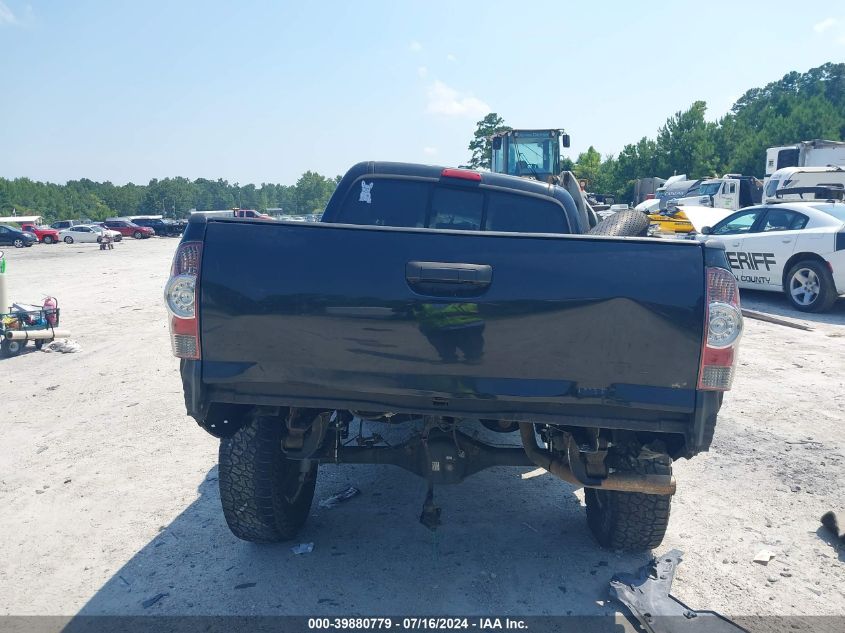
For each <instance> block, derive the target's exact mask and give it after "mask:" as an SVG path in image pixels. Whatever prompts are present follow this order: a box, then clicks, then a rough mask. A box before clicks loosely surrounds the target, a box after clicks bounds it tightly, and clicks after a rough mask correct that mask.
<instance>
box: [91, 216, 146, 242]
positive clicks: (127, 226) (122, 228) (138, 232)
mask: <svg viewBox="0 0 845 633" xmlns="http://www.w3.org/2000/svg"><path fill="white" fill-rule="evenodd" d="M103 225H104V226H105V227H106V228H107V229H111V230H112V231H117V232H118V233H120V234H121V235H123V236H125V237H134V238H135V239H136V240H140V239H144V238H146V237H152V236H153V235H155V234H156V232H155V231H154V230H153V229H151V228H150V227H148V226H138V225H137V224H135V223H134V222H130V221H129V220H106V221H105V222H103Z"/></svg>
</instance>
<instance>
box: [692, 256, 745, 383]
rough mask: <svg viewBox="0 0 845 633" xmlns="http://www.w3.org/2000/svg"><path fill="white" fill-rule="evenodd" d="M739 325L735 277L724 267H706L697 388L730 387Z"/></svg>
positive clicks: (739, 334)
mask: <svg viewBox="0 0 845 633" xmlns="http://www.w3.org/2000/svg"><path fill="white" fill-rule="evenodd" d="M742 325H743V324H742V310H741V308H740V303H739V287H738V286H737V283H736V278H735V277H734V276H733V275H732V274H731V273H730V272H729V271H727V270H725V269H724V268H708V269H707V311H706V315H705V326H706V330H705V332H704V341H703V342H702V349H701V369H700V371H699V374H698V388H699V389H705V390H711V391H727V390H728V389H730V388H731V383H732V382H733V377H734V368H735V367H736V351H737V348H738V346H739V340H740V338H741V337H742Z"/></svg>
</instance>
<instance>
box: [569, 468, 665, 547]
mask: <svg viewBox="0 0 845 633" xmlns="http://www.w3.org/2000/svg"><path fill="white" fill-rule="evenodd" d="M636 470H637V472H639V473H641V474H654V475H671V474H672V464H671V460H670V459H669V458H668V457H664V458H655V459H649V460H643V461H641V462H639V464H638V467H637V468H636ZM584 496H585V500H586V503H587V524H588V525H589V527H590V531H591V532H592V533H593V536H594V537H595V539H596V540H597V541H598V543H599V545H601V546H602V547H606V548H608V549H613V550H628V551H644V550H649V549H654V548H656V547H658V546H659V545H660V543H662V542H663V537H664V536H665V535H666V529H667V527H668V526H669V511H670V508H671V505H672V496H671V495H647V494H643V493H640V492H617V491H613V490H596V489H594V488H587V489H585V492H584ZM600 496H601V497H603V505H604V507H601V506H600V505H599V503H598V501H599V497H600ZM604 512H609V513H610V516H609V517H605V516H604Z"/></svg>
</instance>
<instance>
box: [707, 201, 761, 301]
mask: <svg viewBox="0 0 845 633" xmlns="http://www.w3.org/2000/svg"><path fill="white" fill-rule="evenodd" d="M765 211H766V210H765V208H764V207H750V208H748V209H743V210H741V211H737V212H736V213H733V214H731V215H729V216H728V217H726V218H725V219H724V220H722V221H720V222H717V223H716V224H714V225H713V227H712V228H711V229H710V231H709V232H708V233H707V235H706V236H704V237H705V238H706V239H716V240H719V241H720V242H722V243H723V244H724V245H725V251H726V252H725V254H726V255H727V258H728V263H729V264H730V266H731V272H733V274H734V277H736V279H737V281H738V282H739V286H740V288H759V285H758V284H757V283H755V281H754V280H753V277H754V276H755V275H753V274H752V273H754V272H755V269H754V268H753V265H752V263H751V261H750V260H749V259H748V254H747V253H746V252H745V250H744V245H743V242H744V240H745V236H746V235H747V234H748V233H750V232H751V229H752V228H754V226H755V225H756V224H757V223H758V221H759V220H760V219H761V218H762V216H763V214H764V213H765Z"/></svg>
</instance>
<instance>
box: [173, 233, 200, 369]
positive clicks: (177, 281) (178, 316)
mask: <svg viewBox="0 0 845 633" xmlns="http://www.w3.org/2000/svg"><path fill="white" fill-rule="evenodd" d="M201 258H202V243H201V242H185V243H184V244H181V245H180V246H179V248H178V249H177V251H176V255H174V257H173V266H172V268H171V273H170V279H168V281H167V285H165V287H164V303H165V305H166V306H167V310H168V312H170V343H171V345H172V347H173V354H174V356H176V357H177V358H188V359H195V360H196V359H199V358H200V344H199V321H198V318H197V276H198V275H199V270H200V261H201Z"/></svg>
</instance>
